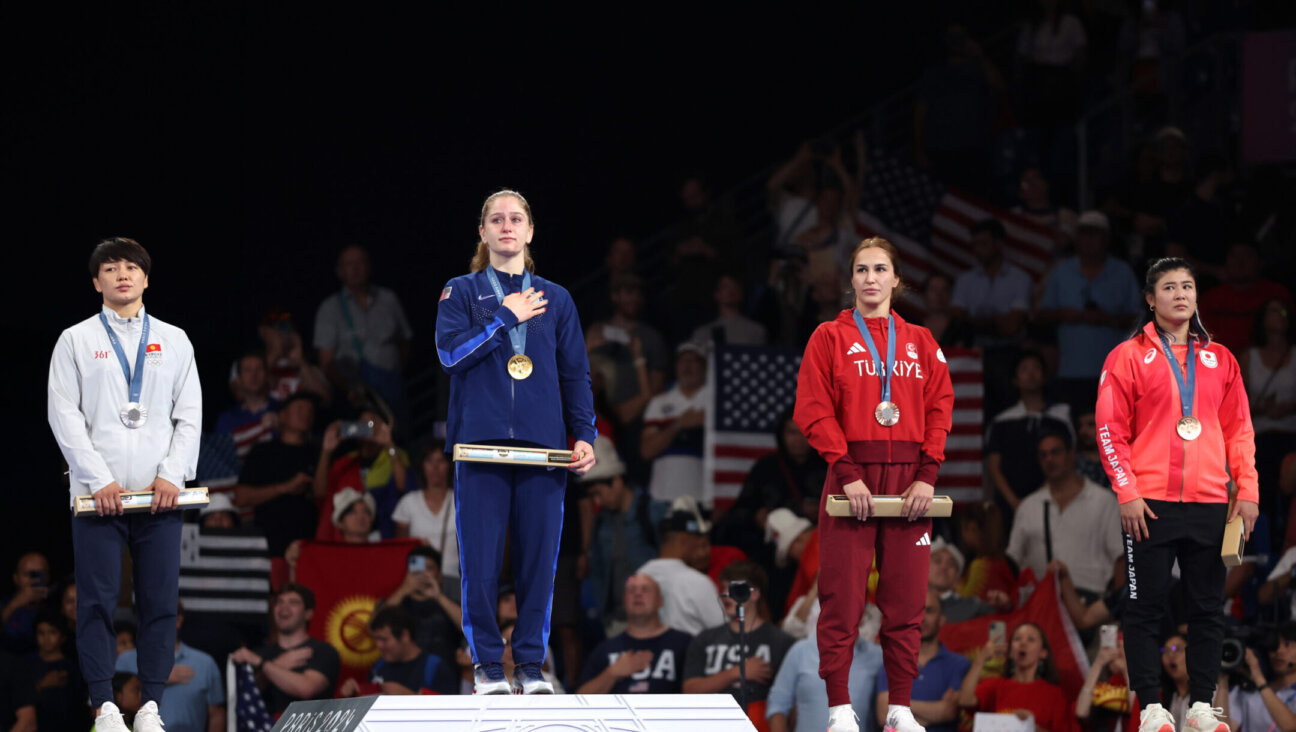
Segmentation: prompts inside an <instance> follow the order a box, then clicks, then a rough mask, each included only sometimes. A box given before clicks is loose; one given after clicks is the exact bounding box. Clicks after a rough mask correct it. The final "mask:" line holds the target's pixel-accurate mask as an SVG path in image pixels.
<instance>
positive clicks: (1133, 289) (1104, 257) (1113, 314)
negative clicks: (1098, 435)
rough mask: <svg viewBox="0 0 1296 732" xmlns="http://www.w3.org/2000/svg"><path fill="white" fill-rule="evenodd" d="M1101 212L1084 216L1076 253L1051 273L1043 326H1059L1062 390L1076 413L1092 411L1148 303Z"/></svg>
mask: <svg viewBox="0 0 1296 732" xmlns="http://www.w3.org/2000/svg"><path fill="white" fill-rule="evenodd" d="M1110 236H1111V226H1110V225H1109V224H1108V222H1107V215H1106V214H1104V213H1102V212H1101V211H1086V212H1084V213H1083V214H1081V215H1080V219H1079V221H1078V230H1077V232H1076V247H1075V249H1076V255H1075V256H1074V257H1067V258H1065V259H1063V260H1062V261H1060V262H1058V264H1057V267H1055V268H1054V269H1053V272H1052V273H1050V274H1049V278H1048V282H1047V284H1046V285H1045V288H1044V298H1043V299H1042V300H1041V301H1040V304H1039V313H1038V314H1037V316H1036V320H1037V322H1040V323H1042V324H1053V323H1056V324H1057V326H1058V372H1057V386H1058V390H1059V392H1060V394H1061V396H1062V398H1063V401H1066V402H1067V403H1069V404H1070V405H1071V408H1072V411H1076V410H1079V411H1084V409H1085V408H1086V406H1087V407H1092V406H1093V404H1094V400H1095V398H1096V395H1097V393H1098V376H1099V374H1101V373H1102V368H1103V360H1104V359H1105V358H1106V357H1107V354H1108V353H1111V350H1112V349H1113V348H1115V347H1116V346H1117V345H1118V344H1119V343H1120V342H1121V341H1123V340H1125V337H1126V336H1127V335H1128V334H1129V330H1130V327H1131V326H1133V325H1134V321H1135V319H1136V318H1137V317H1138V314H1139V308H1140V307H1143V301H1142V299H1141V298H1140V297H1139V292H1140V290H1141V288H1140V287H1139V282H1138V279H1136V278H1135V277H1134V271H1133V270H1131V269H1130V266H1129V265H1128V264H1126V263H1125V262H1124V261H1122V260H1120V259H1118V258H1116V257H1113V256H1111V255H1110V254H1109V253H1108V251H1107V245H1108V240H1109V238H1110Z"/></svg>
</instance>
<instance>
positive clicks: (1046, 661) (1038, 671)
mask: <svg viewBox="0 0 1296 732" xmlns="http://www.w3.org/2000/svg"><path fill="white" fill-rule="evenodd" d="M1028 625H1029V626H1030V627H1032V628H1034V629H1035V632H1036V633H1039V637H1040V644H1041V645H1042V646H1043V648H1044V650H1045V651H1048V655H1047V656H1045V657H1044V658H1041V659H1040V661H1039V665H1037V666H1036V667H1035V678H1037V679H1042V680H1044V681H1047V682H1049V683H1050V684H1053V685H1054V686H1057V685H1058V683H1059V682H1058V675H1057V669H1056V668H1054V667H1053V649H1052V648H1050V647H1049V641H1048V636H1047V635H1044V629H1043V628H1041V627H1039V626H1038V625H1036V624H1035V623H1031V622H1025V623H1018V624H1017V627H1016V628H1013V631H1012V633H1011V634H1009V636H1008V644H1009V645H1010V646H1011V645H1012V637H1013V636H1014V635H1017V631H1019V630H1021V629H1022V628H1024V627H1026V626H1028ZM1016 672H1017V669H1015V668H1013V660H1012V654H1011V653H1010V654H1008V659H1007V660H1006V661H1004V677H1005V678H1012V675H1013V674H1014V673H1016Z"/></svg>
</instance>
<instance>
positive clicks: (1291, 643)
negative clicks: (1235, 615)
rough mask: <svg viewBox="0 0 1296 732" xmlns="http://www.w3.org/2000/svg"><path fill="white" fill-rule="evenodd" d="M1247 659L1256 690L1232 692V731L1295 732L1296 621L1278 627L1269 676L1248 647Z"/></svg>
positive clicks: (1246, 663) (1270, 657)
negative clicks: (1234, 725)
mask: <svg viewBox="0 0 1296 732" xmlns="http://www.w3.org/2000/svg"><path fill="white" fill-rule="evenodd" d="M1244 659H1245V660H1244V665H1245V666H1246V668H1245V673H1246V678H1247V679H1249V680H1250V681H1251V683H1253V684H1255V690H1254V691H1251V690H1244V689H1241V688H1234V689H1233V690H1232V691H1230V692H1229V697H1228V698H1229V709H1231V710H1232V712H1233V714H1232V716H1233V719H1235V720H1236V721H1237V726H1236V727H1235V728H1234V730H1233V732H1274V731H1275V730H1277V731H1278V732H1296V621H1288V622H1286V623H1283V624H1282V625H1280V626H1278V629H1277V631H1276V632H1275V634H1274V639H1273V641H1272V645H1271V646H1270V647H1269V667H1270V669H1271V672H1270V675H1269V676H1268V677H1266V676H1265V674H1264V669H1263V667H1261V665H1260V659H1259V658H1258V657H1256V654H1255V651H1254V650H1252V649H1250V648H1247V649H1246V655H1245V657H1244ZM1239 670H1241V669H1239Z"/></svg>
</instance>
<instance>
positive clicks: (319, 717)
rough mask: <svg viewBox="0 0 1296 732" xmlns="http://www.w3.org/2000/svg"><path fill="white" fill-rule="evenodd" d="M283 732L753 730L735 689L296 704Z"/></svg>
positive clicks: (380, 698) (284, 718) (282, 724)
mask: <svg viewBox="0 0 1296 732" xmlns="http://www.w3.org/2000/svg"><path fill="white" fill-rule="evenodd" d="M274 729H275V732H293V730H314V729H329V730H331V731H334V732H415V730H418V731H419V732H422V731H424V730H436V731H437V732H442V731H444V732H702V731H703V730H705V732H752V730H754V729H755V727H754V726H752V723H751V722H750V721H749V720H748V719H747V716H746V715H745V714H743V711H742V709H740V708H739V707H738V703H737V702H736V701H735V700H734V698H733V697H732V696H729V695H728V694H619V695H618V694H601V695H580V694H576V695H565V694H562V695H540V694H537V695H532V696H511V695H503V694H501V695H497V696H378V697H366V698H362V699H330V700H326V701H316V702H295V703H293V704H292V705H291V706H289V707H288V710H287V711H286V712H284V714H283V716H282V717H281V718H280V719H279V722H278V723H277V724H275V726H274Z"/></svg>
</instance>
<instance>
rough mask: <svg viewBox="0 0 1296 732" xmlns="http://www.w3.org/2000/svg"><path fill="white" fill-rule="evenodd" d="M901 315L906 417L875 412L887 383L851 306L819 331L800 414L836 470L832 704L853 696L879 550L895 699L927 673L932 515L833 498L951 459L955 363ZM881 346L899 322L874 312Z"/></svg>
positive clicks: (901, 699)
mask: <svg viewBox="0 0 1296 732" xmlns="http://www.w3.org/2000/svg"><path fill="white" fill-rule="evenodd" d="M892 317H893V318H894V319H895V340H896V348H895V364H894V366H893V368H892V374H893V375H892V377H891V401H892V402H894V403H895V404H896V405H897V406H898V407H899V410H900V420H899V422H897V423H896V424H895V425H893V426H891V427H885V426H883V425H881V424H879V422H878V420H877V419H876V418H875V417H874V408H875V407H877V406H878V404H879V403H880V402H882V401H883V398H882V387H881V379H880V378H879V375H878V370H877V369H876V367H875V366H874V360H873V358H872V356H871V355H870V353H869V350H868V349H866V348H865V347H864V345H863V343H864V342H865V339H864V338H863V336H862V335H861V333H860V330H859V328H858V326H857V325H856V321H855V318H854V310H843V311H842V312H841V313H840V314H838V316H837V318H836V319H835V320H833V321H831V322H828V323H824V324H822V325H820V326H819V327H818V328H817V329H816V330H815V332H814V335H813V336H811V337H810V342H809V344H808V345H807V346H806V351H805V357H804V358H803V360H802V361H801V372H800V374H799V376H798V379H797V401H796V410H795V412H794V415H793V416H794V419H795V420H796V423H797V426H799V427H800V428H801V431H802V432H803V433H805V436H806V438H807V439H808V440H809V441H810V444H811V445H812V446H814V448H815V449H816V450H818V451H819V454H820V455H822V456H823V458H824V460H826V461H827V462H828V464H829V465H830V466H831V469H830V470H829V474H828V478H827V480H826V481H825V482H824V490H823V497H822V498H820V502H819V535H820V539H819V540H820V545H821V551H820V555H819V556H820V573H819V601H820V604H821V606H822V612H821V614H820V615H819V625H818V640H819V675H820V676H822V677H823V679H824V680H825V682H827V687H828V704H829V705H830V706H838V705H841V704H849V703H850V692H849V689H848V687H847V681H848V677H849V674H850V666H851V660H852V656H853V650H854V647H855V639H856V637H857V636H858V635H859V619H860V616H861V615H862V614H863V612H864V605H865V600H866V596H867V594H868V574H869V568H870V566H871V565H872V563H873V552H874V549H875V548H876V550H877V554H878V573H879V579H878V591H877V605H878V608H879V609H880V610H881V611H882V629H881V633H880V634H879V635H880V637H881V639H882V643H881V645H882V658H883V664H884V667H885V668H886V674H887V679H889V680H890V701H891V704H895V705H901V706H907V705H908V704H909V694H910V689H911V688H912V686H913V679H914V677H915V676H917V675H918V646H919V644H920V638H919V628H918V625H919V621H920V620H921V619H922V612H923V604H924V602H925V601H926V593H927V581H926V578H927V566H928V562H929V560H930V559H931V519H928V518H920V519H918V520H917V521H912V522H910V521H909V520H907V519H903V518H899V519H874V518H869V520H867V521H863V522H860V521H857V520H855V519H853V518H832V517H830V516H828V515H827V513H826V512H825V505H826V503H827V497H828V495H829V494H841V493H842V492H843V490H842V489H843V487H844V486H845V485H847V484H848V483H852V482H854V481H856V480H863V481H864V485H865V486H867V487H868V489H869V491H870V492H871V493H872V494H873V495H875V496H886V495H899V494H901V493H903V492H904V491H905V490H906V489H908V487H909V485H910V484H911V483H913V482H914V481H915V480H921V481H925V482H927V483H931V484H932V485H935V484H936V474H937V472H938V470H939V469H940V464H941V462H942V461H943V460H944V459H945V438H946V437H947V436H948V434H949V430H950V420H951V414H950V412H951V409H952V407H953V404H954V388H953V386H951V384H950V376H949V367H948V366H947V365H946V362H945V356H944V354H942V353H941V351H940V348H939V347H938V346H937V344H936V340H935V339H934V338H932V335H931V332H930V331H928V330H927V329H926V328H923V327H921V326H917V325H912V324H910V323H907V322H905V320H904V319H903V318H901V317H900V316H899V315H897V314H895V313H894V312H892ZM864 322H865V323H866V325H867V327H868V329H869V333H870V334H871V335H872V338H873V341H874V342H875V343H876V345H877V349H878V352H879V353H880V354H881V353H886V352H887V345H888V344H887V332H888V326H887V319H886V318H866V319H864Z"/></svg>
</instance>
